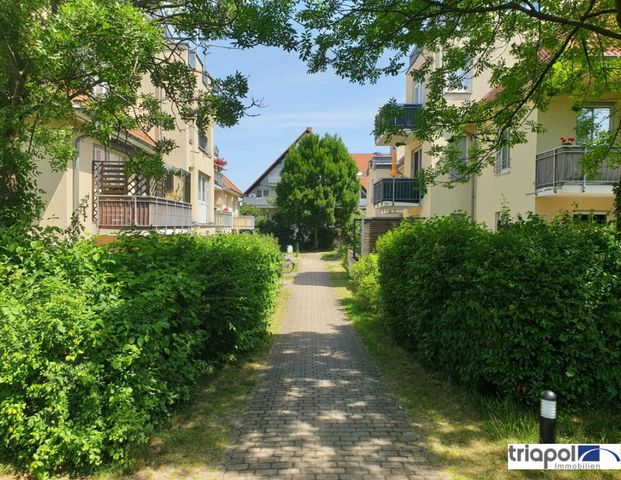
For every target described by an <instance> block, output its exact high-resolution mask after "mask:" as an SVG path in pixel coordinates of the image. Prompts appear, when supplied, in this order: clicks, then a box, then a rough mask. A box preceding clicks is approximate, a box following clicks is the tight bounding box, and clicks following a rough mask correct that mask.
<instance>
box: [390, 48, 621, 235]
mask: <svg viewBox="0 0 621 480" xmlns="http://www.w3.org/2000/svg"><path fill="white" fill-rule="evenodd" d="M434 55H435V57H438V54H434ZM499 55H500V54H499ZM505 57H506V55H505V54H503V60H505V61H507V62H509V63H511V62H512V59H511V58H505ZM436 60H439V57H438V58H436ZM424 61H425V57H424V56H423V55H420V56H419V57H418V59H417V60H416V61H415V63H414V65H413V66H411V67H410V69H409V70H408V74H406V78H405V81H406V85H405V87H406V88H405V102H406V103H414V85H415V83H414V81H413V79H412V77H411V75H409V73H410V72H411V71H412V70H413V69H417V68H419V67H420V66H421V65H422V63H423V62H424ZM489 82H490V78H489V74H488V73H486V72H484V73H483V74H480V75H479V76H478V77H475V78H473V79H472V89H471V91H470V92H462V93H455V92H447V93H445V95H444V97H445V99H446V101H447V102H448V103H449V104H453V105H460V104H461V103H462V102H464V101H466V100H480V99H482V98H483V97H484V96H485V95H487V93H488V92H489V91H490V86H489ZM620 99H621V95H619V94H611V95H608V96H605V97H604V98H601V99H596V100H594V101H593V103H594V104H597V103H608V104H610V103H612V104H615V105H616V112H617V114H616V117H615V118H614V119H613V121H612V124H613V125H618V124H619V123H621V101H620ZM573 106H574V101H573V100H572V99H571V98H569V97H566V96H561V97H556V98H553V99H552V100H551V102H550V105H549V108H548V109H547V110H546V111H545V112H543V111H535V112H533V113H532V114H531V116H530V118H529V120H533V121H536V122H539V123H541V124H542V125H543V127H544V131H543V132H540V133H527V142H526V143H525V144H520V145H516V146H514V147H512V148H511V150H510V158H511V168H510V169H509V171H506V172H503V173H497V172H496V168H495V165H490V166H487V167H486V168H485V169H484V170H483V171H482V173H481V175H480V176H477V177H476V178H473V179H470V180H469V181H468V182H466V183H464V184H456V185H455V186H454V188H451V189H448V188H446V187H444V186H442V185H435V186H431V187H429V189H428V192H427V194H426V195H425V197H424V198H423V199H422V200H421V204H420V206H416V207H410V208H406V209H404V211H403V216H404V217H412V216H413V217H423V218H430V217H433V216H436V215H446V214H448V213H451V212H453V211H456V210H462V211H465V212H467V213H469V214H470V215H471V216H472V217H473V218H474V219H476V221H478V222H483V223H485V224H486V225H487V226H488V227H490V228H495V224H496V218H497V214H498V213H499V212H500V211H502V210H503V208H504V207H506V208H508V209H509V210H510V211H511V213H512V214H514V215H515V214H525V213H527V212H536V213H538V214H540V215H542V216H544V217H545V218H548V219H551V218H553V217H554V216H555V215H556V214H558V213H559V212H562V211H568V212H572V211H586V212H588V211H595V212H610V211H611V210H612V206H613V198H612V195H611V194H606V193H604V191H605V190H606V188H603V187H599V188H591V189H590V190H589V189H587V191H586V192H576V193H573V194H567V193H563V194H559V193H556V194H548V195H546V196H537V195H536V192H535V173H536V156H537V153H540V152H544V151H547V150H550V149H553V148H556V147H558V146H560V143H561V142H560V138H561V137H575V136H576V131H575V128H576V112H575V111H574V110H573ZM401 140H403V139H395V140H394V141H395V142H397V141H401ZM445 141H447V139H439V140H438V142H445ZM432 146H433V144H432V143H425V144H421V143H420V142H419V141H418V140H417V139H416V138H415V132H413V134H411V135H410V136H409V137H408V138H406V139H405V147H404V148H405V154H404V155H405V161H404V165H403V168H402V169H401V172H402V174H403V176H405V177H408V176H411V172H412V165H411V163H412V152H413V151H414V150H416V149H418V148H422V167H423V168H429V167H430V166H433V165H435V162H437V161H438V160H437V159H434V158H432V157H431V156H430V155H429V153H428V152H429V150H430V149H431V148H432ZM443 180H444V181H446V180H447V179H442V178H440V179H439V181H440V182H442V181H443Z"/></svg>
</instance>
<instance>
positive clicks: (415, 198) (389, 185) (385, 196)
mask: <svg viewBox="0 0 621 480" xmlns="http://www.w3.org/2000/svg"><path fill="white" fill-rule="evenodd" d="M387 202H388V203H391V204H393V205H394V204H398V203H401V204H403V203H408V204H419V203H420V184H419V182H418V180H417V179H416V178H382V179H381V180H380V181H378V182H375V183H374V184H373V203H374V204H375V205H377V204H378V203H387Z"/></svg>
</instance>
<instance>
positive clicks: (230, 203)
mask: <svg viewBox="0 0 621 480" xmlns="http://www.w3.org/2000/svg"><path fill="white" fill-rule="evenodd" d="M215 208H217V209H218V210H220V211H227V212H232V213H233V216H234V217H236V216H238V215H239V196H238V195H235V194H233V193H231V192H230V191H228V190H223V189H217V190H216V192H215Z"/></svg>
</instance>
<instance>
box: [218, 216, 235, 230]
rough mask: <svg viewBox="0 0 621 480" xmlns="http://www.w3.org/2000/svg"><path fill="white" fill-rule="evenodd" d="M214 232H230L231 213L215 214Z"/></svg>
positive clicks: (231, 224)
mask: <svg viewBox="0 0 621 480" xmlns="http://www.w3.org/2000/svg"><path fill="white" fill-rule="evenodd" d="M215 224H216V232H230V231H231V230H232V228H233V213H232V212H216V216H215Z"/></svg>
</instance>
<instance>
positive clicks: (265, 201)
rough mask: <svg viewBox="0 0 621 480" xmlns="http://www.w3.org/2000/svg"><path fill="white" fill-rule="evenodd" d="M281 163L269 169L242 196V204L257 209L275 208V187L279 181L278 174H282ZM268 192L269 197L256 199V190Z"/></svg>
mask: <svg viewBox="0 0 621 480" xmlns="http://www.w3.org/2000/svg"><path fill="white" fill-rule="evenodd" d="M282 167H283V162H279V163H277V164H276V165H274V167H273V168H271V169H270V170H269V171H268V173H267V175H264V177H263V178H262V179H261V181H260V182H259V183H258V184H257V185H256V186H255V187H254V188H253V189H252V190H250V191H249V192H248V193H249V195H246V196H244V204H245V205H252V206H254V207H258V208H264V209H272V208H276V185H277V184H278V182H279V181H280V174H281V172H282ZM259 189H261V190H268V191H269V196H268V197H267V198H266V197H264V196H262V197H257V196H256V193H257V190H259Z"/></svg>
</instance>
